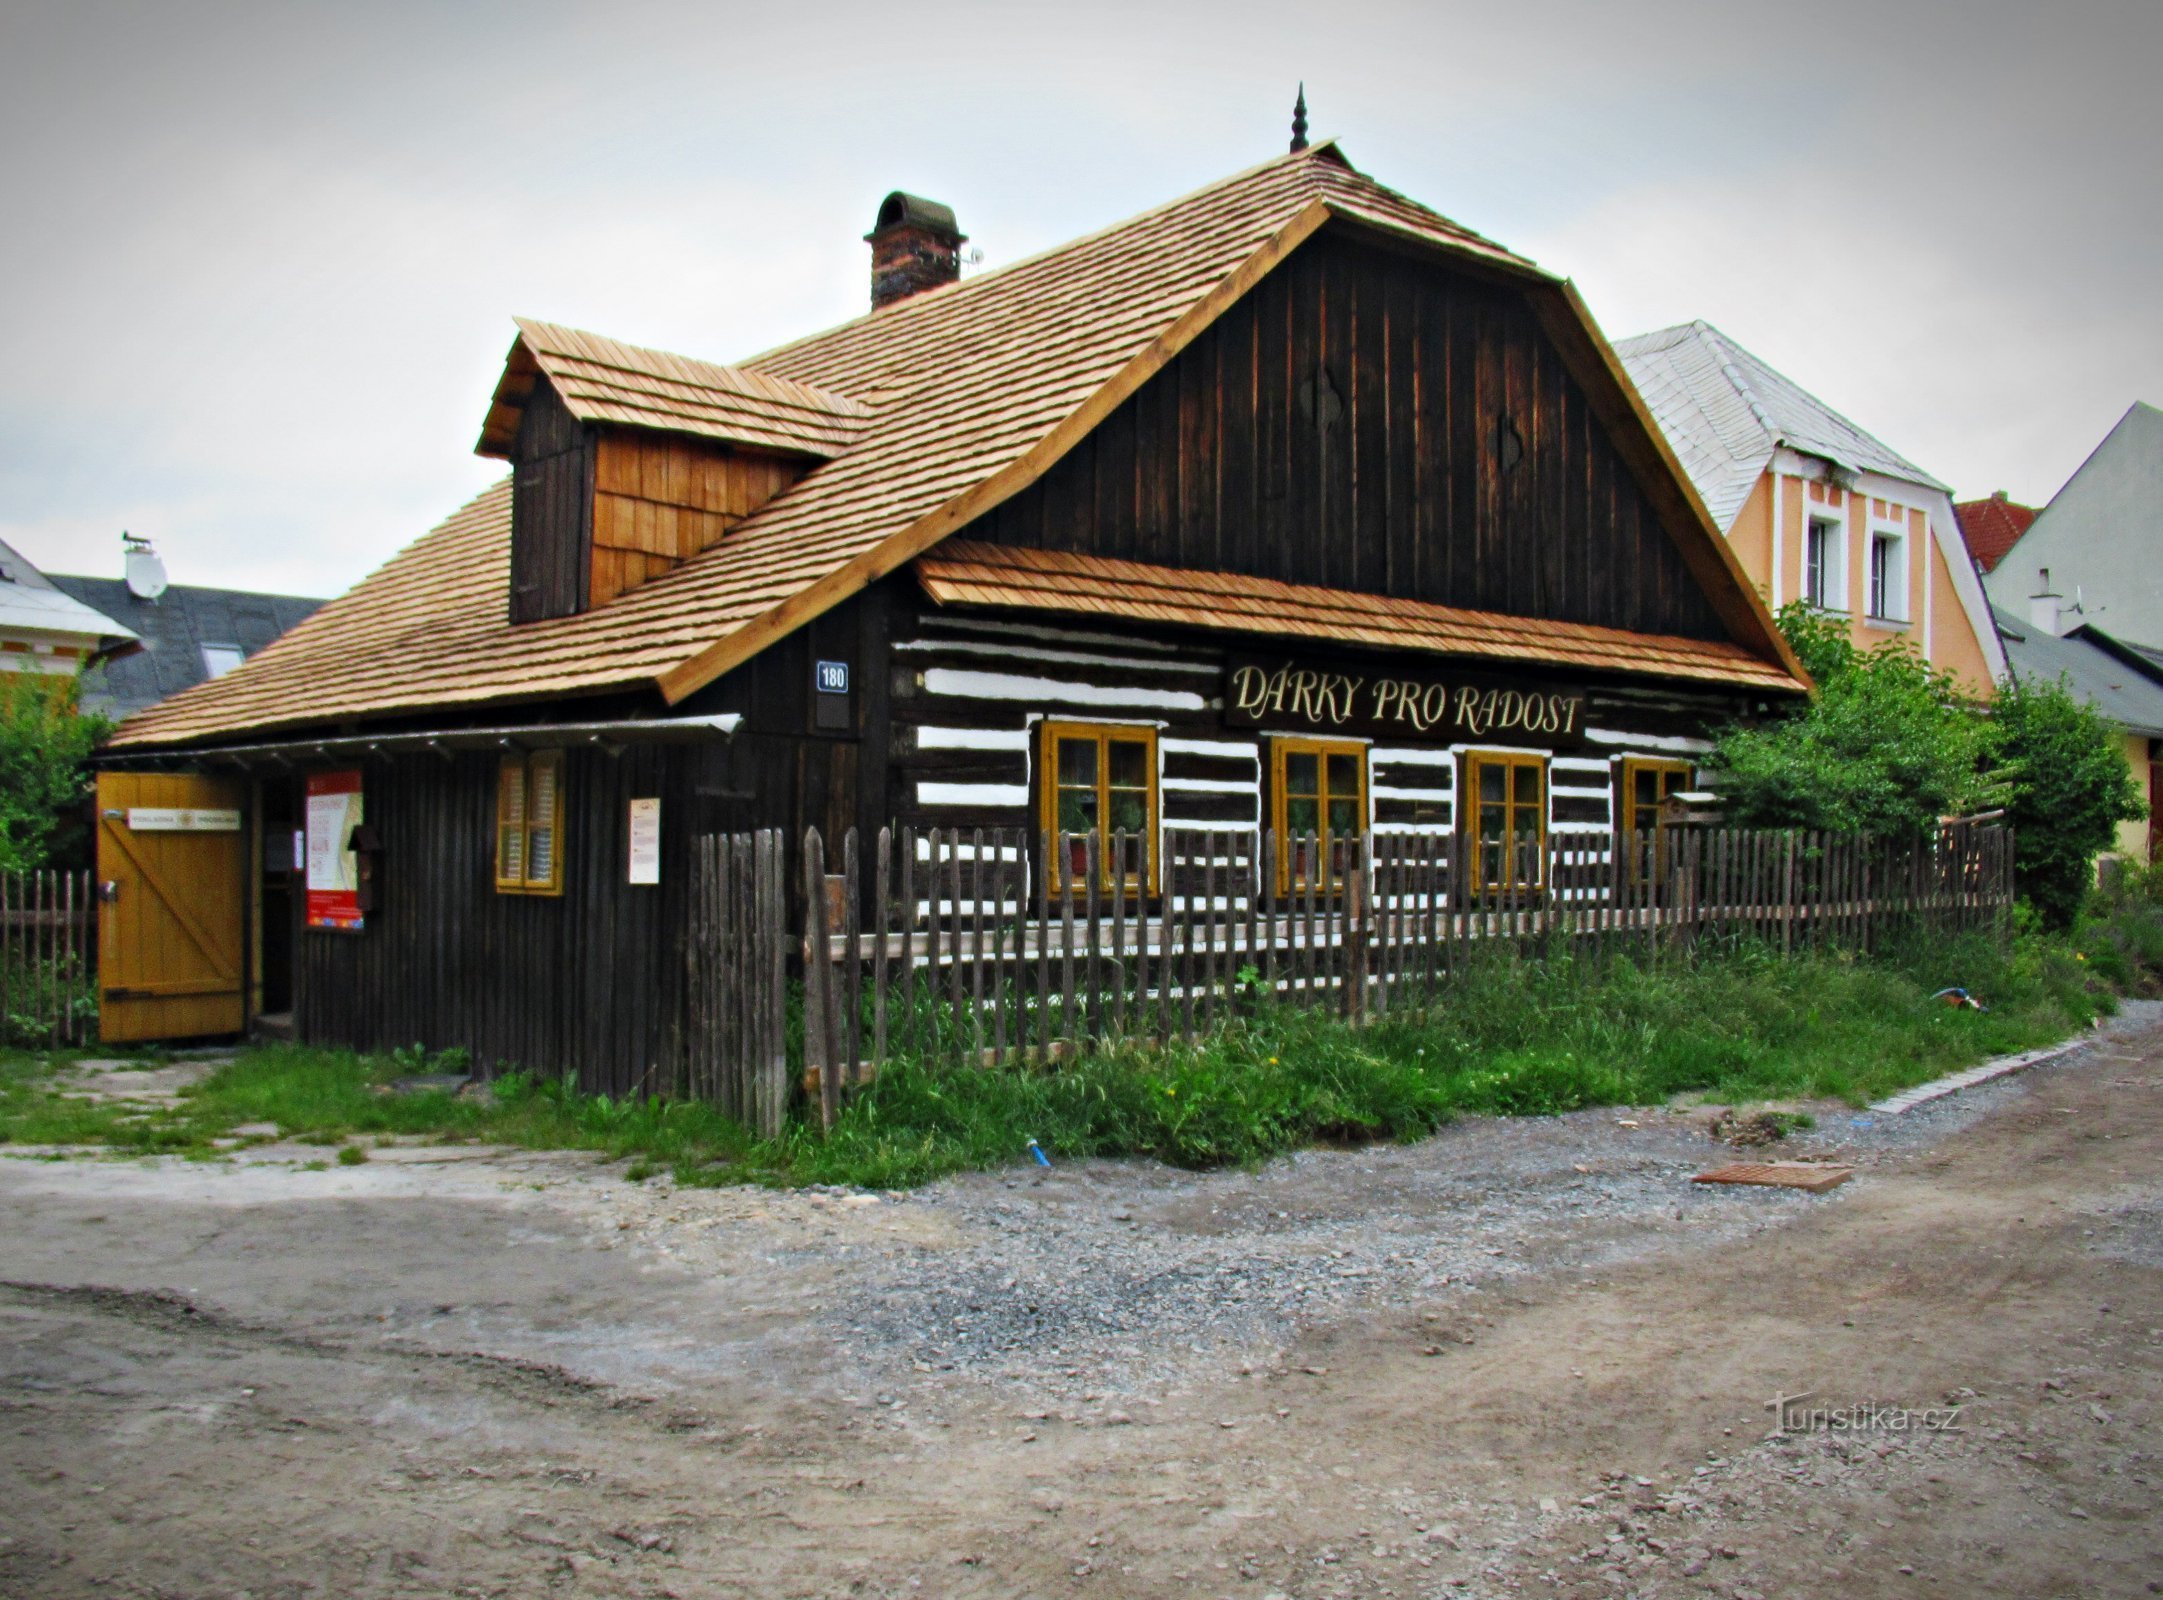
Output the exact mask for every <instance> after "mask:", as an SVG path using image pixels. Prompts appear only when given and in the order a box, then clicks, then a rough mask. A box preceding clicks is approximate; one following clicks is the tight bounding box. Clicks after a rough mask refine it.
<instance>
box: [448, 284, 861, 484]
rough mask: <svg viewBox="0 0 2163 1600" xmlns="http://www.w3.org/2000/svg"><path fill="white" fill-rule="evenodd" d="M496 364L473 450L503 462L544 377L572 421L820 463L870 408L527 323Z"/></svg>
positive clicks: (763, 377) (758, 375)
mask: <svg viewBox="0 0 2163 1600" xmlns="http://www.w3.org/2000/svg"><path fill="white" fill-rule="evenodd" d="M515 320H516V322H517V323H518V337H517V339H515V340H514V341H513V342H512V344H511V353H510V355H509V356H508V357H507V358H505V361H504V364H503V377H502V380H501V381H500V382H499V383H497V385H496V393H495V398H494V399H493V400H492V401H491V402H490V404H489V407H488V420H487V421H486V422H485V423H484V424H483V425H482V427H481V442H480V444H479V445H478V446H477V447H476V448H477V449H478V451H479V453H480V454H482V455H484V456H505V457H507V456H509V455H510V453H511V445H512V443H513V442H514V441H515V440H516V439H517V437H518V424H519V420H520V418H521V417H522V416H523V415H524V414H525V405H526V397H527V396H528V395H530V394H532V392H533V384H534V380H535V378H536V377H537V376H541V375H545V376H546V377H547V378H548V381H549V382H550V384H552V385H553V386H554V388H555V391H556V393H557V394H558V395H560V396H561V397H562V399H563V403H564V406H565V407H566V409H568V410H569V411H570V413H571V415H572V416H574V417H576V418H578V420H579V421H581V422H612V423H616V424H618V425H619V426H625V427H633V428H661V429H665V430H666V431H668V432H670V433H688V434H694V435H696V436H698V437H699V438H704V439H719V440H722V441H724V442H726V443H728V444H740V445H751V446H754V447H757V448H761V449H768V450H782V451H787V452H790V453H792V454H796V455H805V456H811V457H814V458H816V459H817V460H821V461H826V460H831V459H832V458H833V457H835V456H837V455H839V454H841V452H842V451H844V450H846V449H847V448H848V447H849V445H850V443H851V441H853V440H854V439H855V437H856V436H857V434H859V433H860V432H862V431H863V427H864V424H865V422H866V421H867V420H868V419H869V418H870V416H871V412H870V410H869V408H867V407H865V406H863V405H860V404H858V403H857V402H856V401H854V400H845V399H843V398H842V397H841V396H840V395H837V394H830V393H828V392H827V391H826V390H824V389H816V388H813V387H812V386H811V385H809V384H803V383H791V382H790V381H789V380H788V379H786V378H776V377H771V376H769V375H767V374H766V373H762V372H753V371H751V370H750V369H748V368H746V367H725V366H722V365H720V364H719V363H718V362H713V361H694V360H692V359H691V358H690V357H689V356H678V355H671V354H669V353H668V352H667V351H666V350H647V349H642V348H641V347H639V346H638V345H635V344H623V343H621V342H619V341H617V340H615V339H604V338H602V337H601V335H599V334H597V333H581V332H580V331H579V330H578V329H576V328H559V327H557V326H556V325H555V324H554V323H550V322H535V321H533V320H531V319H530V318H527V317H519V318H516V319H515Z"/></svg>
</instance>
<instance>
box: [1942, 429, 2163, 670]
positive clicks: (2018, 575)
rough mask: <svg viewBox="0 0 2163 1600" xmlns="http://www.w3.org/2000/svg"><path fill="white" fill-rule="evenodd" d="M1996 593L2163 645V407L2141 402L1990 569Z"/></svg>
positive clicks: (2002, 602) (2005, 601)
mask: <svg viewBox="0 0 2163 1600" xmlns="http://www.w3.org/2000/svg"><path fill="white" fill-rule="evenodd" d="M1984 586H1985V587H1986V588H1988V589H1989V591H1990V598H1991V603H1992V604H1994V605H1997V606H2000V607H2003V608H2004V609H2005V610H2008V611H2011V612H2015V613H2017V614H2032V609H2033V608H2031V607H2030V605H2029V602H2030V601H2031V600H2035V599H2042V600H2047V601H2051V602H2054V603H2055V604H2056V606H2057V609H2058V610H2059V612H2060V613H2061V614H2062V616H2063V618H2064V622H2063V623H2062V624H2061V626H2062V627H2069V626H2071V625H2072V624H2073V622H2074V619H2076V618H2078V619H2080V620H2082V621H2088V622H2094V623H2097V624H2099V625H2101V626H2103V627H2105V628H2108V629H2109V630H2110V632H2111V635H2112V636H2113V637H2114V638H2117V639H2121V640H2128V641H2138V642H2139V643H2141V644H2144V645H2155V646H2163V411H2158V410H2157V409H2156V408H2155V407H2154V406H2151V405H2144V404H2140V403H2135V404H2134V406H2133V407H2132V409H2130V410H2129V411H2127V412H2126V414H2125V415H2124V416H2122V417H2120V418H2119V419H2118V425H2117V426H2116V427H2114V428H2112V429H2111V430H2110V432H2109V433H2108V434H2107V435H2106V436H2105V437H2104V439H2103V442H2102V443H2101V444H2099V445H2097V446H2096V447H2095V449H2094V451H2093V452H2092V453H2090V455H2089V457H2088V459H2087V460H2086V461H2083V462H2082V463H2081V464H2080V470H2079V471H2077V472H2075V473H2074V474H2073V476H2072V477H2071V478H2069V479H2067V480H2066V483H2065V487H2063V488H2062V489H2060V490H2059V491H2058V492H2057V493H2056V494H2054V495H2052V496H2051V497H2050V504H2049V505H2047V506H2045V507H2043V509H2042V510H2041V511H2039V512H2037V513H2036V517H2035V521H2034V522H2033V523H2032V524H2031V525H2030V526H2029V528H2028V531H2027V532H2026V533H2024V534H2022V535H2021V538H2020V543H2019V545H2018V546H2017V547H2016V548H2015V549H2014V550H2013V551H2012V552H2011V554H2009V555H2008V556H2006V557H2005V558H2004V559H2003V560H2001V561H2000V562H1999V563H1998V565H1997V566H1996V567H1995V568H1994V569H1993V570H1992V571H1991V573H1990V576H1989V577H1987V578H1986V579H1984Z"/></svg>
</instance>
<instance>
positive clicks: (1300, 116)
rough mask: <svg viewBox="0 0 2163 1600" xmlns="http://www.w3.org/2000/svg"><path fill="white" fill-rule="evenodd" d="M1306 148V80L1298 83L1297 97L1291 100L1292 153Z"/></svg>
mask: <svg viewBox="0 0 2163 1600" xmlns="http://www.w3.org/2000/svg"><path fill="white" fill-rule="evenodd" d="M1306 148H1307V81H1306V80H1305V79H1304V78H1302V79H1301V80H1300V83H1299V98H1298V99H1297V100H1294V101H1293V102H1292V154H1293V155H1295V156H1296V155H1298V154H1299V152H1300V151H1302V150H1304V149H1306Z"/></svg>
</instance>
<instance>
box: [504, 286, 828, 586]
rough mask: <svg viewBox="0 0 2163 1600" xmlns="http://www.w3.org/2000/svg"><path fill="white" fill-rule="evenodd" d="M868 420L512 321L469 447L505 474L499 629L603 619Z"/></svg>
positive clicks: (756, 381)
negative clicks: (507, 566) (507, 549)
mask: <svg viewBox="0 0 2163 1600" xmlns="http://www.w3.org/2000/svg"><path fill="white" fill-rule="evenodd" d="M868 414H869V413H868V412H867V411H866V409H865V408H864V407H863V406H860V405H858V404H856V403H855V402H854V401H851V400H847V399H844V398H842V397H841V396H839V395H834V394H829V393H827V392H825V391H823V390H820V389H814V388H812V387H811V386H809V385H808V384H801V383H791V382H789V381H787V380H786V379H780V378H770V377H766V376H764V375H762V374H759V373H754V372H746V371H744V370H742V369H741V368H736V367H724V366H720V365H718V364H716V363H713V362H706V361H693V360H690V359H688V358H686V357H683V356H675V355H670V354H668V353H667V352H665V351H659V350H645V349H641V348H639V347H637V346H635V345H626V344H619V343H617V342H616V341H615V340H613V339H604V338H601V337H599V336H598V335H595V334H589V333H580V332H578V331H576V330H575V329H570V328H558V327H553V326H551V325H550V324H548V323H543V322H529V321H526V320H524V319H521V320H520V321H519V324H518V339H517V342H515V343H514V344H513V345H512V346H511V353H510V355H509V357H508V358H507V359H506V361H505V363H504V371H503V378H502V380H501V382H499V383H498V384H497V385H496V393H495V398H494V401H493V402H492V404H491V405H490V407H489V411H488V420H487V422H486V423H485V424H484V425H483V427H482V430H481V438H480V443H479V444H478V445H477V446H476V447H475V449H476V451H477V452H478V453H479V454H481V455H484V456H496V457H500V458H502V459H504V460H507V461H509V462H510V463H511V470H512V478H513V489H512V499H511V575H510V594H509V596H508V605H509V612H510V619H511V621H513V622H538V621H541V620H544V619H546V618H549V617H566V616H572V615H575V614H577V613H578V612H581V611H589V610H592V609H595V608H596V607H599V606H604V605H607V604H608V603H609V602H610V601H611V600H614V599H615V598H616V597H617V596H619V595H621V594H625V593H627V592H629V591H630V590H632V589H635V588H637V587H638V586H639V585H640V584H643V583H646V582H649V581H650V580H652V579H654V578H657V577H659V576H661V574H663V573H665V572H668V571H669V570H671V569H672V568H674V567H677V566H680V565H681V564H682V563H684V562H685V561H688V560H690V559H691V557H693V556H695V555H697V554H698V553H699V552H700V551H702V550H710V549H711V548H713V546H714V545H715V544H717V543H719V542H720V540H721V537H722V536H723V535H724V534H725V533H727V531H728V530H729V529H730V528H731V527H733V526H734V525H735V524H736V523H738V522H741V521H742V520H743V519H744V518H745V517H748V516H750V515H751V514H752V513H753V512H754V511H756V510H758V509H759V507H760V506H762V505H764V504H765V503H766V502H767V501H769V500H771V499H772V498H773V497H774V496H776V495H778V494H780V493H781V492H782V491H783V490H785V489H787V488H788V487H789V486H790V485H791V484H793V483H794V482H796V480H797V479H798V478H800V477H802V476H803V475H804V474H805V473H806V472H808V471H809V470H810V469H811V468H812V467H814V466H816V465H818V464H819V463H820V462H822V461H828V460H831V459H832V458H833V457H835V456H837V455H839V454H840V453H841V452H842V450H844V449H845V448H847V446H848V444H849V441H850V440H851V439H853V438H854V437H855V435H856V432H857V430H858V429H859V428H860V427H861V426H862V424H863V422H864V419H865V418H866V417H867V416H868Z"/></svg>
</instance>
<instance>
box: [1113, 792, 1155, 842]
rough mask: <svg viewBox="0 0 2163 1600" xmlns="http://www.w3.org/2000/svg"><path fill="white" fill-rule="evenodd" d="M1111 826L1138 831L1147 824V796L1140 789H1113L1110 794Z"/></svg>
mask: <svg viewBox="0 0 2163 1600" xmlns="http://www.w3.org/2000/svg"><path fill="white" fill-rule="evenodd" d="M1110 822H1111V826H1112V827H1114V828H1124V829H1126V830H1127V831H1128V832H1129V833H1139V832H1140V831H1141V830H1142V829H1144V828H1146V827H1148V826H1149V796H1148V794H1147V792H1146V791H1143V790H1140V789H1114V790H1113V791H1112V795H1111V819H1110Z"/></svg>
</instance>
